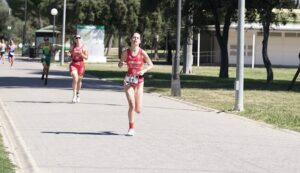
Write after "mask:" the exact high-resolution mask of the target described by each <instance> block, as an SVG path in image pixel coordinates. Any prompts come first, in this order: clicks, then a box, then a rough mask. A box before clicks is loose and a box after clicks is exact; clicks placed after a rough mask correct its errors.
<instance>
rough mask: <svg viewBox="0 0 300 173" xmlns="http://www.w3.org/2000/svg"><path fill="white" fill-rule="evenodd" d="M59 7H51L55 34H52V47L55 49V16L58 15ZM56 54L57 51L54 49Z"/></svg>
mask: <svg viewBox="0 0 300 173" xmlns="http://www.w3.org/2000/svg"><path fill="white" fill-rule="evenodd" d="M57 13H58V12H57V9H56V8H52V9H51V15H52V16H53V35H52V48H53V49H54V50H55V37H56V34H55V31H54V29H55V16H56V15H57ZM54 56H55V51H54Z"/></svg>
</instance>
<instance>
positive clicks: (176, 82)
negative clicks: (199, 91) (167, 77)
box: [171, 0, 181, 96]
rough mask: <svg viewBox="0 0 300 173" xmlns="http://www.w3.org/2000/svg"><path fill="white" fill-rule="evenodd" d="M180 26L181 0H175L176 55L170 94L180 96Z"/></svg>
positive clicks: (173, 62)
mask: <svg viewBox="0 0 300 173" xmlns="http://www.w3.org/2000/svg"><path fill="white" fill-rule="evenodd" d="M180 27H181V0H177V27H176V35H177V38H176V41H177V42H176V55H175V58H173V61H172V64H173V65H172V80H171V95H172V96H181V91H180V88H181V86H180V76H179V64H180Z"/></svg>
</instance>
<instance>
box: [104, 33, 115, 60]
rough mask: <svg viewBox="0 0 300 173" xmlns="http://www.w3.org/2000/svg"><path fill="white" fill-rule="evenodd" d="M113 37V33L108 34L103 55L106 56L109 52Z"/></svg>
mask: <svg viewBox="0 0 300 173" xmlns="http://www.w3.org/2000/svg"><path fill="white" fill-rule="evenodd" d="M113 38H114V35H113V34H110V35H109V36H108V39H107V42H106V45H105V48H106V53H105V55H106V56H107V55H108V54H109V51H110V48H111V46H112V41H113Z"/></svg>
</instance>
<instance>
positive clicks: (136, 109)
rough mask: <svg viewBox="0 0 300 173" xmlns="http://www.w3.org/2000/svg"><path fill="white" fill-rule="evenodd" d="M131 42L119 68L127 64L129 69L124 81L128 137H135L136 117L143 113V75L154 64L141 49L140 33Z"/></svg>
mask: <svg viewBox="0 0 300 173" xmlns="http://www.w3.org/2000/svg"><path fill="white" fill-rule="evenodd" d="M130 42H131V46H130V48H129V49H127V50H125V51H124V52H123V53H122V55H121V60H120V62H119V64H118V66H119V68H121V67H122V66H123V65H124V64H127V68H128V71H127V74H126V76H125V79H124V91H125V94H126V97H127V101H128V105H129V109H128V120H129V130H128V133H127V136H134V133H135V132H134V116H135V114H137V113H140V112H141V107H142V97H143V91H144V76H143V75H144V74H145V73H146V72H147V71H148V70H150V69H151V68H152V67H153V63H152V61H151V59H150V58H149V56H148V54H147V53H146V52H145V51H144V50H143V49H142V48H140V47H139V45H140V43H141V36H140V34H139V33H137V32H135V33H133V35H132V36H131V38H130ZM144 62H146V63H147V64H148V66H147V68H144Z"/></svg>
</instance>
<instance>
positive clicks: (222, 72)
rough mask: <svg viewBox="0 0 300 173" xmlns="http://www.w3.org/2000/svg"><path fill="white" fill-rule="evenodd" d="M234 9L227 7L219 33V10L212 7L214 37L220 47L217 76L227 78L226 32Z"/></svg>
mask: <svg viewBox="0 0 300 173" xmlns="http://www.w3.org/2000/svg"><path fill="white" fill-rule="evenodd" d="M234 10H235V9H233V8H232V9H227V11H226V14H225V21H224V26H223V33H222V35H221V28H220V19H219V12H218V9H217V8H212V11H213V14H214V18H215V29H216V38H217V41H218V44H219V46H220V49H221V64H220V73H219V78H229V75H228V49H227V45H228V32H229V27H230V24H231V17H232V16H233V14H234Z"/></svg>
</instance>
